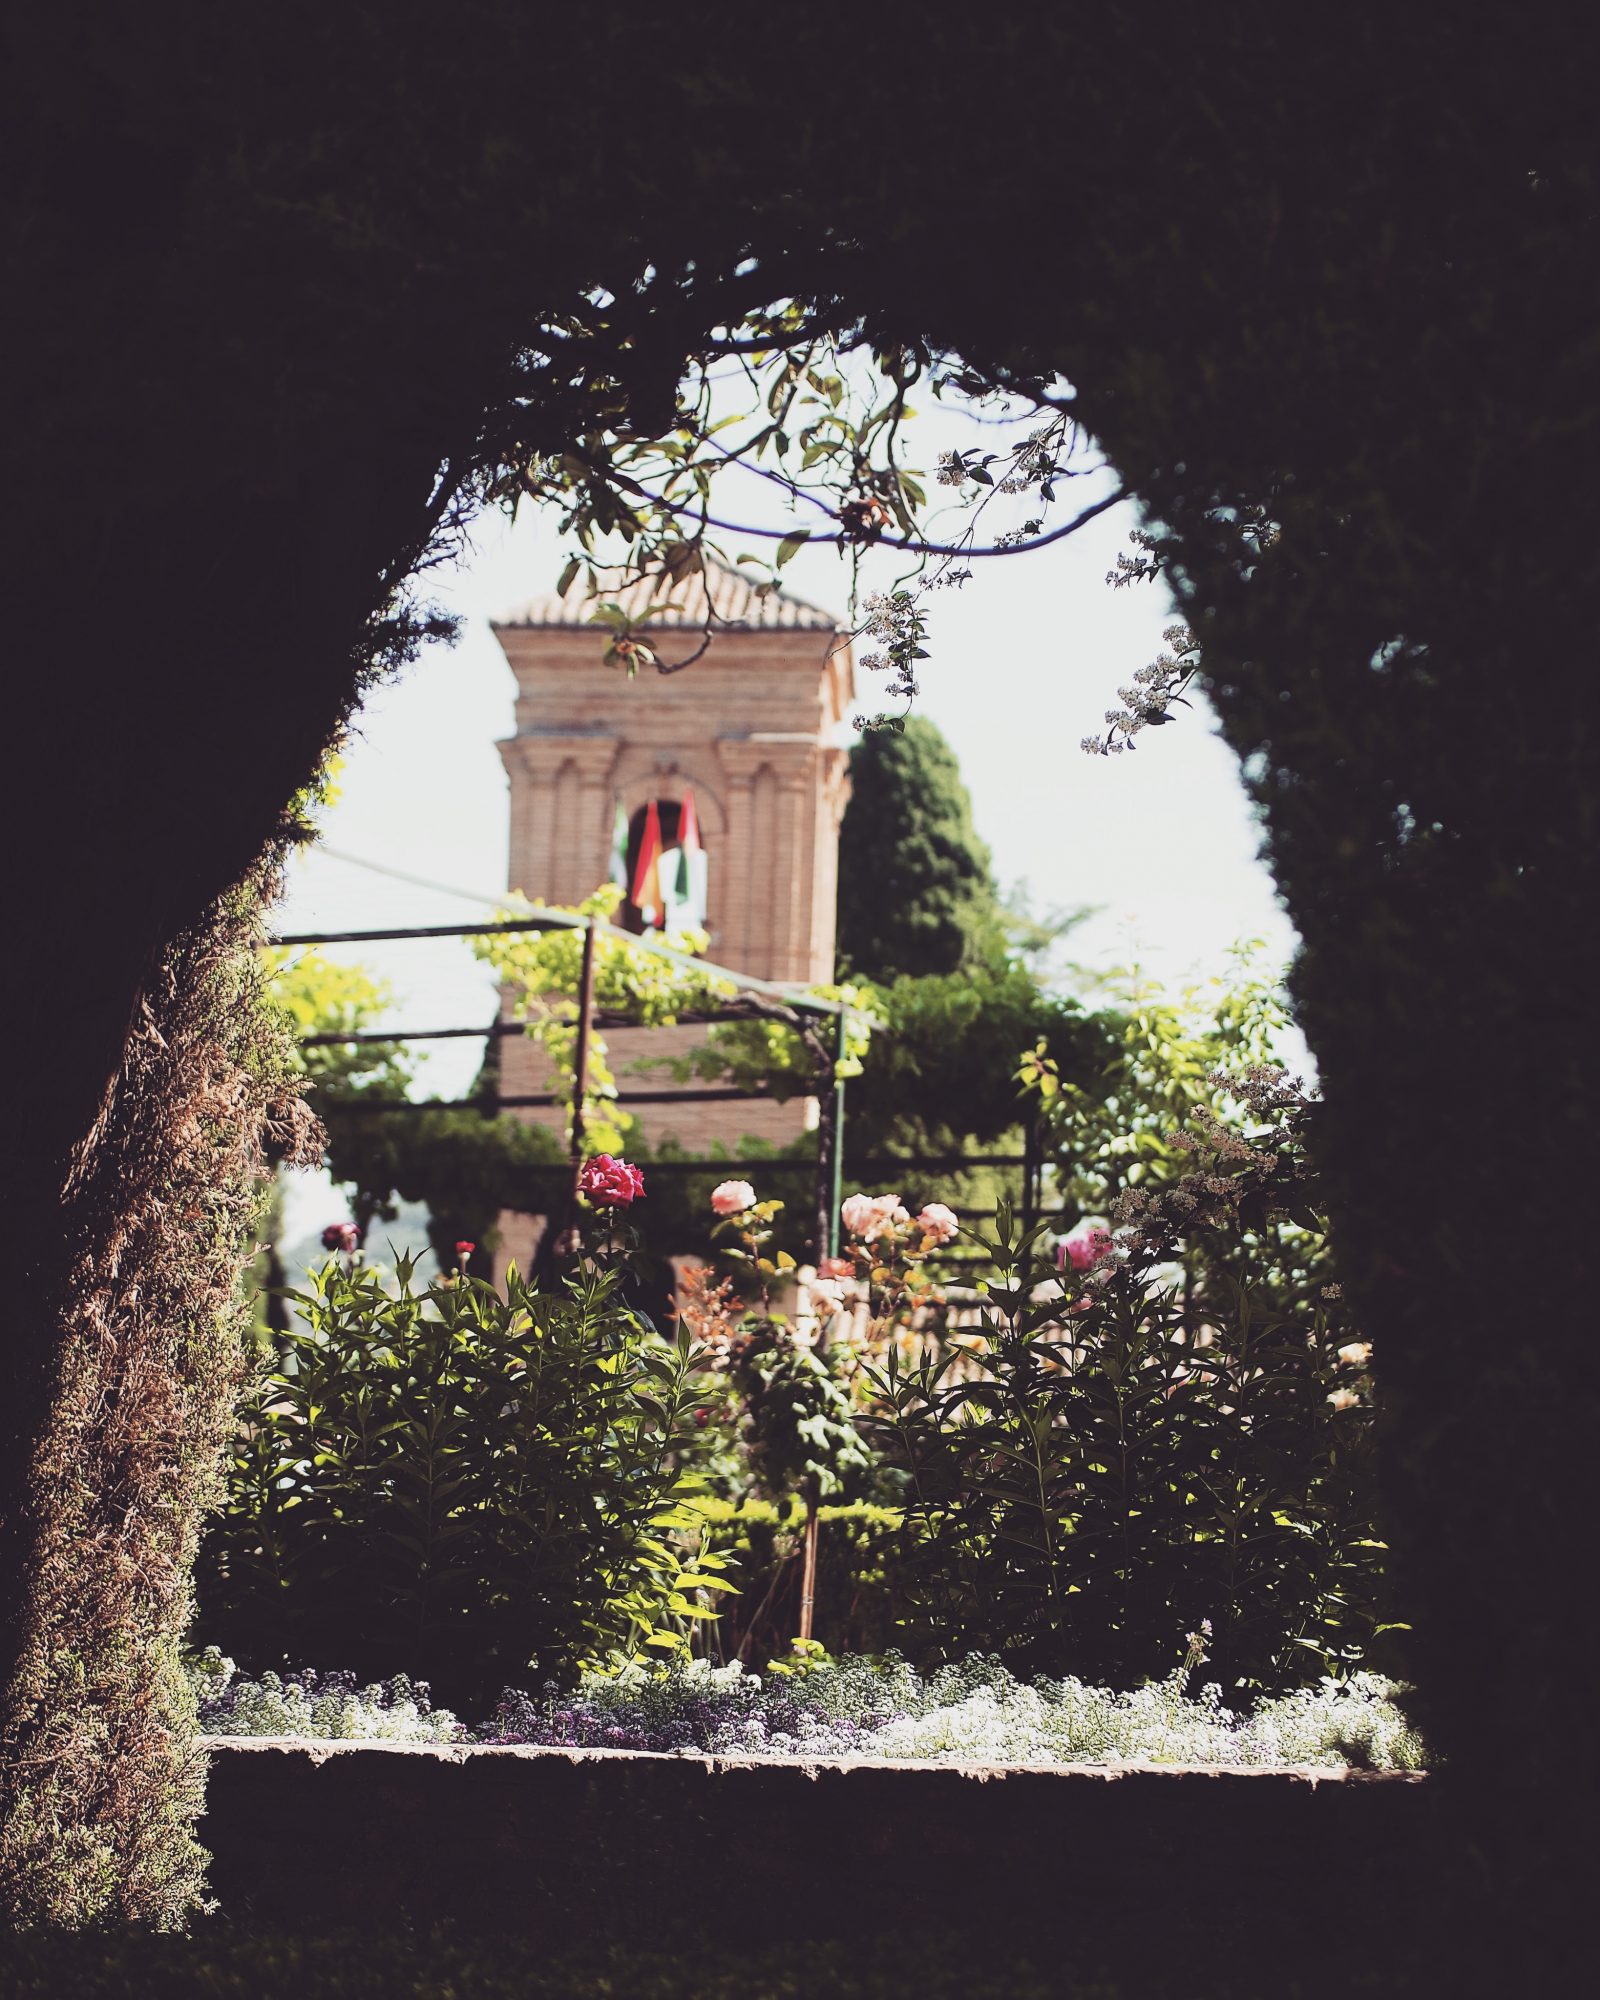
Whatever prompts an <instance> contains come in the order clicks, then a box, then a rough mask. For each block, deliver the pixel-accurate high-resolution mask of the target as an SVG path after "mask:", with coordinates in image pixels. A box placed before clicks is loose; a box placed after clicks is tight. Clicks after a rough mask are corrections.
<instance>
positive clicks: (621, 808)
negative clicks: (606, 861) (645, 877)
mask: <svg viewBox="0 0 1600 2000" xmlns="http://www.w3.org/2000/svg"><path fill="white" fill-rule="evenodd" d="M611 880H612V881H613V882H615V883H616V885H617V887H618V888H619V889H620V890H621V891H622V893H623V894H624V895H626V894H627V893H628V808H627V807H626V806H625V805H624V804H623V803H622V801H621V799H618V800H617V816H616V818H615V819H614V820H613V821H612V824H611Z"/></svg>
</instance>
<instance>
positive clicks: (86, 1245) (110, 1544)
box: [0, 875, 311, 1927]
mask: <svg viewBox="0 0 1600 2000" xmlns="http://www.w3.org/2000/svg"><path fill="white" fill-rule="evenodd" d="M261 889H262V884H261V880H260V877H259V875H257V876H256V877H254V878H252V879H251V880H250V881H248V882H247V883H246V884H245V885H244V886H242V887H241V888H239V889H237V890H235V891H233V892H232V893H230V894H229V895H228V896H226V897H224V898H222V899H220V900H219V901H218V902H217V903H216V904H215V905H214V906H213V907H212V909H211V910H210V911H209V912H208V914H207V915H206V917H205V918H204V919H203V920H202V921H201V922H200V923H198V924H196V925H195V926H194V927H193V928H191V929H190V930H189V931H187V932H186V933H185V934H184V935H183V936H182V937H181V938H180V939H179V940H178V941H177V943H176V944H175V945H174V946H173V947H172V948H171V949H170V950H169V951H168V952H167V953H166V954H165V956H164V958H163V959H162V961H161V964H160V966H159V968H158V970H157V972H156V974H155V976H154V977H153V978H152V980H151V981H150V983H149V985H148V987H147V989H146V991H145V993H144V995H143V997H142V999H141V1002H140V1005H139V1009H138V1014H137V1016H136V1018H135V1021H134V1023H133V1026H132V1029H131V1032H130V1033H129V1036H128V1038H127V1043H126V1047H125V1050H124V1053H123V1057H122V1060H121V1062H120V1064H119V1065H118V1068H117V1071H116V1074H115V1076H114V1078H113V1080H112V1083H111V1086H110V1089H109V1091H108V1093H107V1096H106V1099H105V1102H104V1105H103V1107H102V1111H101V1115H100V1117H99V1118H98V1120H97V1121H96V1123H95V1126H94V1128H93V1130H92V1131H91V1132H90V1133H89V1135H88V1136H87V1138H86V1139H85V1140H84V1141H83V1142H82V1144H81V1145H80V1147H79V1148H78V1151H77V1155H76V1158H75V1160H74V1162H73V1166H72V1170H71V1173H70V1178H69V1180H68V1183H67V1186H66V1190H65V1200H64V1204H63V1209H62V1212H61V1213H60V1214H59V1215H58V1216H57V1218H56V1223H55V1226H56V1229H57V1231H58V1232H60V1233H61V1236H62V1239H63V1240H64V1246H65V1257H64V1260H63V1264H64V1268H63V1269H62V1272H61V1278H62V1283H61V1287H60V1290H59V1292H58V1294H57V1311H56V1314H55V1316H54V1319H53V1323H51V1324H49V1325H47V1326H46V1327H45V1328H44V1329H43V1330H42V1331H43V1334H44V1338H40V1329H39V1328H38V1327H37V1325H35V1326H34V1327H32V1328H29V1327H28V1325H27V1320H26V1318H23V1320H22V1325H21V1327H20V1328H19V1329H18V1330H19V1331H29V1332H32V1333H33V1335H34V1348H33V1351H32V1352H31V1353H29V1354H28V1355H27V1356H26V1360H27V1363H28V1365H29V1368H30V1371H31V1373H32V1376H33V1389H34V1397H33V1402H34V1407H35V1408H37V1407H38V1402H39V1400H40V1398H41V1397H46V1398H47V1399H48V1406H47V1411H46V1414H45V1416H44V1419H43V1421H42V1423H38V1424H37V1427H36V1430H35V1435H34V1436H33V1438H32V1439H31V1440H24V1439H22V1438H19V1437H18V1436H17V1429H16V1425H15V1416H13V1432H12V1434H13V1439H14V1440H15V1442H16V1444H17V1445H18V1446H20V1447H23V1449H22V1450H19V1453H18V1457H17V1460H16V1461H15V1464H14V1470H13V1472H12V1477H11V1478H10V1479H9V1480H8V1486H9V1487H10V1492H9V1493H8V1496H7V1497H8V1499H9V1500H11V1501H12V1503H13V1505H12V1508H11V1510H10V1516H9V1526H10V1534H9V1536H8V1553H9V1555H10V1558H11V1562H12V1565H13V1567H12V1574H11V1576H10V1578H9V1579H8V1581H9V1582H10V1584H11V1594H10V1601H9V1604H8V1607H7V1608H8V1610H9V1612H10V1614H11V1616H10V1621H9V1635H10V1638H11V1647H10V1652H11V1658H10V1660H9V1661H8V1665H9V1666H10V1669H11V1671H10V1676H9V1680H8V1684H7V1686H6V1689H5V1696H4V1709H3V1711H0V1713H3V1722H4V1732H5V1733H4V1747H3V1754H4V1770H3V1775H4V1793H3V1796H4V1813H3V1818H0V1896H3V1898H4V1909H5V1911H6V1914H7V1916H8V1917H9V1918H10V1919H11V1920H12V1921H13V1922H17V1923H22V1924H27V1923H32V1922H50V1923H58V1924H69V1925H81V1924H85V1923H90V1922H95V1921H103V1920H108V1919H113V1918H121V1919H127V1920H133V1921H138V1922H143V1923H148V1924H154V1925H157V1926H160V1927H166V1926H170V1925H173V1924H175V1923H177V1922H179V1921H181V1919H182V1918H183V1917H184V1915H185V1914H186V1913H187V1912H188V1911H189V1910H190V1909H192V1908H193V1907H194V1905H195V1903H196V1902H197V1900H198V1897H199V1894H200V1889H201V1880H202V1872H201V1871H202V1864H203V1860H204V1856H203V1855H202V1853H201V1851H200V1849H199V1848H198V1846H197V1845H196V1842H195V1839H194V1834H193V1825H194V1820H195V1818H196V1816H197V1815H198V1813H199V1811H200V1810H201V1807H202V1805H203V1786H204V1773H203V1768H202V1762H201V1759H200V1756H199V1753H198V1751H197V1750H196V1748H195V1745H194V1741H193V1715H192V1708H191V1704H190V1701H189V1698H188V1695H187V1691H186V1687H185V1683H184V1678H183V1674H182V1672H181V1669H180V1664H179V1644H180V1640H181V1637H182V1634H183V1631H184V1627H185V1625H186V1624H187V1621H188V1615H189V1579H190V1572H191V1569H192V1565H193V1559H194V1553H195V1543H196V1538H197V1535H198V1532H199V1525H200V1522H201V1519H202V1517H203V1512H204V1509H205V1507H206V1505H207V1503H208V1501H209V1500H210V1498H211V1496H212V1493H213V1490H214V1487H215V1484H216V1480H217V1476H218V1470H219V1466H220V1458H221V1450H222V1446H223V1444H224V1442H225V1440H226V1437H227V1434H228V1431H229V1428H230V1426H231V1421H232V1413H233V1399H234V1392H235V1390H236V1388H237V1386H238V1383H239V1380H240V1376H241V1371H242V1369H243V1367H244V1365H245V1361H246V1333H247V1328H248V1313H247V1311H246V1309H245V1307H244V1305H243V1301H242V1298H241V1294H240V1289H239V1274H240V1267H241V1263H242V1260H243V1255H244V1252H245V1249H246V1246H247V1244H248V1241H249V1231H250V1228H251V1224H252V1221H253V1218H254V1215H255V1212H256V1207H257V1203H258V1200H259V1197H260V1194H261V1191H262V1187H263V1179H264V1176H263V1141H264V1138H265V1136H266V1133H267V1128H268V1126H269V1124H271V1123H272V1122H273V1121H277V1122H278V1124H279V1126H280V1128H281V1129H280V1130H279V1131H278V1133H277V1134H276V1138H277V1142H278V1144H279V1146H281V1147H284V1148H286V1149H287V1150H288V1151H289V1152H290V1153H291V1154H292V1153H295V1152H299V1153H301V1154H303V1153H304V1152H305V1150H306V1142H307V1140H308V1138H309V1137H310V1136H311V1131H310V1125H309V1120H308V1119H307V1118H306V1115H305V1114H304V1112H303V1111H302V1110H301V1108H300V1106H299V1104H298V1102H297V1100H296V1099H295V1098H294V1096H293V1094H292V1090H291V1089H290V1088H289V1087H288V1085H287V1081H286V1072H285V1066H284V1061H283V1055H284V1051H283V1048H282V1044H281V1041H280V1039H279V1034H278V1031H277V1030H276V1029H275V1028H274V1027H273V1026H272V1024H271V1021H270V1019H269V1017H267V1016H266V1015H265V1014H264V1013H263V1011H262V1010H261V1008H260V1006H259V1004H258V993H257V974H256V968H255V963H254V954H253V952H252V950H251V942H252V939H253V937H254V936H255V935H256V933H257V932H258V930H259V924H260V910H261V905H262V894H261ZM63 1222H64V1223H65V1229H64V1230H62V1223H63ZM26 1303H27V1305H28V1306H29V1307H31V1308H33V1309H35V1310H36V1309H37V1303H38V1302H37V1301H28V1302H26ZM20 1345H21V1343H20V1342H16V1341H14V1343H13V1348H12V1353H13V1358H14V1360H21V1359H22V1358H23V1357H22V1356H20V1355H19V1354H18V1353H17V1349H18V1347H19V1346H20ZM13 1379H15V1376H14V1377H13ZM29 1445H31V1449H27V1448H26V1447H27V1446H29ZM18 1474H20V1475H22V1477H21V1478H20V1479H19V1478H18V1477H17V1475H18ZM19 1489H20V1490H19ZM19 1571H20V1573H19Z"/></svg>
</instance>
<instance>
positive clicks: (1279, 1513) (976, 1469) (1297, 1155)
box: [864, 1106, 1381, 1691]
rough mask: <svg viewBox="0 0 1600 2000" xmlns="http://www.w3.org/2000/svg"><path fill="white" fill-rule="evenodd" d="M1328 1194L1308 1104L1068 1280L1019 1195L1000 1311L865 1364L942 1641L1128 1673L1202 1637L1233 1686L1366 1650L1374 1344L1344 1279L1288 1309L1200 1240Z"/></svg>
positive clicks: (1002, 1232) (1224, 1158)
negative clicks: (1188, 1252) (1202, 1250)
mask: <svg viewBox="0 0 1600 2000" xmlns="http://www.w3.org/2000/svg"><path fill="white" fill-rule="evenodd" d="M1278 1108H1279V1110H1280V1113H1281V1111H1282V1107H1281V1106H1279V1107H1278ZM1241 1155H1243V1157H1241ZM1307 1200H1308V1194H1307V1189H1306V1186H1305V1181H1304V1170H1303V1155H1302V1153H1301V1135H1300V1130H1299V1125H1298V1122H1297V1120H1296V1118H1295V1116H1294V1114H1293V1113H1292V1112H1290V1113H1289V1114H1288V1115H1287V1116H1282V1115H1280V1117H1279V1118H1278V1119H1276V1120H1275V1121H1274V1124H1273V1127H1272V1129H1271V1130H1270V1131H1269V1132H1267V1133H1265V1134H1261V1135H1258V1143H1257V1144H1255V1145H1253V1146H1251V1147H1248V1148H1246V1147H1244V1146H1243V1145H1242V1143H1241V1144H1238V1145H1237V1146H1235V1143H1234V1142H1232V1141H1231V1140H1228V1139H1226V1138H1225V1139H1224V1141H1223V1143H1222V1144H1221V1145H1220V1146H1219V1147H1218V1149H1217V1152H1216V1157H1215V1158H1213V1159H1212V1160H1211V1161H1210V1162H1209V1163H1208V1164H1207V1166H1206V1168H1205V1170H1204V1171H1196V1172H1195V1173H1194V1174H1193V1175H1192V1176H1190V1177H1188V1178H1186V1179H1185V1180H1182V1181H1177V1182H1174V1183H1173V1184H1172V1185H1171V1186H1170V1187H1169V1188H1168V1189H1167V1190H1166V1191H1165V1192H1164V1194H1162V1195H1161V1196H1160V1197H1159V1198H1153V1199H1151V1198H1145V1197H1143V1196H1139V1195H1137V1194H1136V1195H1134V1196H1130V1197H1129V1198H1128V1203H1129V1205H1128V1206H1126V1207H1125V1208H1124V1209H1123V1210H1122V1211H1121V1212H1120V1215H1119V1214H1118V1212H1117V1211H1114V1212H1113V1213H1114V1219H1118V1220H1119V1221H1120V1222H1121V1223H1122V1224H1123V1227H1122V1228H1121V1229H1120V1230H1119V1236H1118V1242H1117V1247H1116V1248H1115V1249H1114V1250H1110V1249H1109V1239H1108V1254H1105V1255H1103V1256H1102V1257H1101V1258H1100V1260H1099V1261H1098V1263H1096V1264H1094V1265H1093V1266H1092V1267H1091V1268H1089V1269H1087V1270H1086V1271H1085V1272H1082V1273H1080V1272H1077V1271H1074V1270H1073V1268H1072V1266H1071V1265H1070V1264H1068V1265H1066V1267H1065V1268H1064V1269H1063V1270H1062V1272H1061V1274H1060V1277H1059V1278H1058V1276H1057V1271H1056V1268H1055V1262H1054V1260H1053V1259H1049V1258H1046V1257H1045V1256H1044V1255H1042V1254H1041V1249H1040V1244H1039V1240H1038V1239H1039V1235H1040V1232H1038V1231H1035V1232H1033V1233H1031V1234H1030V1235H1029V1236H1028V1237H1023V1236H1022V1235H1021V1233H1020V1232H1019V1231H1018V1230H1017V1229H1016V1227H1015V1226H1014V1225H1013V1224H1012V1222H1011V1219H1010V1217H1009V1215H1007V1214H1005V1213H1004V1212H1002V1215H1001V1218H1000V1224H999V1230H998V1234H997V1237H996V1239H995V1242H994V1245H993V1250H992V1254H993V1257H994V1261H995V1267H996V1268H995V1275H994V1279H993V1281H992V1282H991V1283H989V1284H988V1285H987V1286H986V1287H983V1288H982V1289H983V1290H984V1291H985V1293H986V1296H985V1299H984V1310H983V1314H982V1324H981V1328H974V1327H971V1326H965V1327H963V1328H962V1329H961V1330H960V1332H959V1333H950V1334H948V1335H947V1337H945V1338H943V1339H935V1340H934V1342H933V1343H932V1345H931V1347H928V1348H925V1349H924V1351H923V1353H922V1354H921V1355H920V1356H915V1357H912V1358H910V1359H905V1358H903V1357H902V1354H901V1351H900V1348H899V1345H898V1343H897V1342H890V1343H889V1344H888V1345H887V1350H886V1353H885V1356H884V1359H883V1360H882V1361H881V1362H880V1363H878V1364H876V1365H869V1366H868V1367H867V1368H866V1369H865V1370H864V1374H865V1376H866V1379H867V1380H868V1381H869V1382H870V1383H871V1385H872V1387H873V1389H874V1391H875V1393H876V1395H877V1397H878V1398H879V1399H880V1402H879V1407H878V1408H877V1409H876V1410H875V1411H874V1412H873V1413H872V1414H871V1416H870V1417H869V1418H868V1419H867V1423H868V1429H869V1431H870V1434H871V1435H872V1436H873V1438H874V1439H875V1441H876V1442H877V1443H878V1445H879V1447H880V1448H881V1449H882V1450H883V1451H884V1452H885V1453H886V1454H887V1455H888V1456H889V1457H890V1459H891V1462H893V1463H895V1464H898V1465H900V1466H901V1467H903V1468H904V1470H905V1471H906V1473H907V1474H908V1475H909V1480H910V1484H909V1487H908V1490H907V1496H906V1508H907V1514H908V1518H909V1519H911V1520H912V1521H913V1522H914V1523H915V1524H916V1525H917V1526H918V1528H919V1529H920V1530H921V1533H920V1535H919V1537H918V1539H917V1540H916V1542H915V1544H914V1546H913V1550H912V1555H911V1569H910V1572H909V1574H908V1577H907V1579H906V1581H907V1587H908V1591H909V1593H910V1595H911V1596H912V1597H913V1598H914V1599H915V1600H916V1605H917V1609H916V1612H915V1615H914V1618H913V1621H912V1622H913V1629H914V1631H916V1632H917V1633H918V1635H919V1636H920V1637H921V1638H922V1639H923V1642H924V1643H931V1644H933V1645H934V1646H935V1647H939V1646H943V1647H945V1648H948V1647H949V1646H950V1644H951V1642H952V1635H955V1634H959V1635H960V1644H961V1645H962V1646H963V1647H972V1646H978V1647H980V1648H992V1649H994V1650H996V1651H998V1652H1000V1653H1002V1654H1003V1655H1004V1656H1006V1657H1007V1658H1008V1659H1010V1660H1013V1661H1015V1662H1017V1663H1018V1664H1019V1665H1020V1666H1022V1667H1025V1668H1026V1669H1028V1670H1030V1671H1043V1672H1051V1673H1065V1672H1070V1673H1075V1674H1080V1675H1086V1676H1090V1677H1093V1678H1096V1679H1110V1680H1113V1681H1116V1682H1118V1683H1120V1684H1123V1685H1127V1684H1130V1683H1132V1682H1135V1681H1139V1680H1143V1679H1146V1678H1149V1677H1152V1676H1155V1675H1157V1674H1158V1673H1160V1672H1161V1671H1162V1670H1163V1666H1164V1662H1165V1661H1166V1660H1167V1659H1168V1658H1170V1656H1171V1653H1172V1650H1173V1648H1174V1646H1175V1645H1176V1644H1177V1643H1178V1641H1179V1640H1180V1639H1181V1637H1182V1635H1183V1634H1184V1633H1185V1632H1189V1633H1191V1634H1195V1633H1204V1634H1205V1636H1206V1650H1207V1651H1208V1652H1209V1653H1210V1654H1211V1655H1212V1656H1213V1657H1214V1659H1215V1661H1216V1663H1217V1673H1218V1676H1219V1678H1220V1679H1221V1680H1222V1681H1223V1683H1224V1685H1225V1686H1226V1687H1227V1688H1229V1689H1230V1690H1232V1691H1239V1690H1256V1689H1266V1690H1276V1689H1280V1688H1284V1687H1288V1686H1291V1685H1293V1684H1295V1683H1297V1682H1303V1681H1306V1680H1309V1679H1313V1678H1315V1677H1316V1676H1318V1675H1320V1674H1322V1673H1324V1672H1326V1671H1327V1670H1328V1668H1329V1667H1330V1665H1349V1664H1353V1663H1354V1662H1356V1661H1358V1660H1359V1659H1360V1658H1361V1657H1362V1656H1363V1653H1364V1650H1365V1649H1366V1647H1367V1646H1368V1645H1369V1643H1370V1641H1371V1640H1372V1638H1373V1637H1374V1635H1375V1633H1376V1631H1377V1629H1378V1627H1379V1623H1380V1608H1379V1607H1380V1596H1381V1592H1380V1577H1379V1571H1378V1566H1377V1563H1376V1561H1375V1557H1376V1556H1377V1555H1378V1554H1379V1553H1380V1551H1381V1544H1380V1542H1379V1539H1378V1535H1377V1531H1376V1528H1375V1526H1374V1509H1375V1493H1374V1490H1373V1480H1372V1462H1371V1461H1372V1439H1371V1426H1370V1422H1369V1417H1368V1411H1367V1407H1366V1398H1365V1394H1364V1388H1363V1384H1364V1371H1365V1366H1366V1361H1367V1357H1368V1353H1369V1352H1370V1350H1368V1349H1367V1348H1366V1345H1365V1343H1363V1342H1360V1341H1359V1340H1357V1339H1356V1338H1355V1337H1354V1334H1353V1331H1352V1329H1351V1327H1350V1325H1349V1322H1348V1320H1347V1318H1346V1317H1345V1313H1344V1310H1343V1306H1342V1303H1341V1301H1340V1297H1339V1294H1338V1287H1337V1286H1336V1285H1330V1286H1328V1287H1327V1289H1326V1291H1325V1292H1324V1293H1321V1294H1319V1295H1317V1296H1315V1297H1313V1298H1305V1297H1301V1298H1300V1299H1298V1300H1297V1301H1296V1302H1295V1305H1294V1308H1293V1309H1291V1310H1284V1309H1280V1308H1276V1307H1275V1306H1274V1305H1273V1303H1272V1301H1271V1300H1270V1299H1268V1298H1264V1297H1263V1296H1262V1295H1261V1294H1260V1293H1258V1292H1255V1291H1253V1290H1252V1289H1251V1288H1250V1287H1249V1286H1248V1285H1247V1284H1245V1283H1242V1282H1239V1281H1237V1280H1236V1279H1235V1278H1233V1277H1232V1276H1231V1275H1230V1274H1229V1273H1228V1272H1227V1271H1226V1270H1225V1269H1224V1268H1223V1267H1222V1265H1221V1264H1220V1263H1214V1264H1212V1265H1211V1266H1209V1267H1208V1268H1207V1271H1206V1273H1205V1277H1204V1281H1203V1282H1201V1283H1198V1284H1195V1283H1190V1282H1188V1281H1187V1279H1186V1274H1185V1273H1184V1271H1183V1267H1182V1256H1181V1252H1182V1246H1183V1240H1184V1238H1185V1236H1187V1235H1192V1234H1194V1233H1197V1232H1200V1231H1202V1230H1204V1231H1209V1232H1211V1233H1214V1234H1217V1235H1223V1236H1229V1235H1231V1236H1239V1235H1241V1234H1246V1233H1248V1232H1249V1230H1250V1229H1251V1228H1252V1227H1254V1226H1256V1225H1258V1224H1259V1223H1260V1222H1262V1221H1264V1220H1265V1219H1266V1218H1267V1217H1268V1216H1269V1215H1271V1214H1274V1213H1277V1212H1280V1211H1282V1210H1283V1209H1285V1208H1292V1209H1295V1210H1297V1211H1302V1212H1303V1211H1304V1208H1305V1205H1306V1203H1307ZM879 1254H882V1252H881V1251H880V1253H879ZM892 1275H893V1274H892V1273H890V1272H885V1273H884V1277H885V1279H886V1280H890V1279H892ZM1202 1621H1206V1622H1204V1623H1203V1622H1202Z"/></svg>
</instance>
